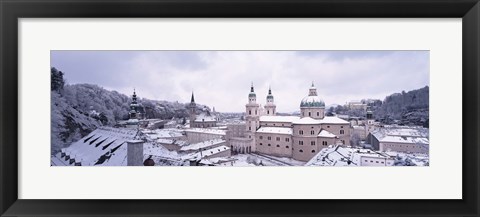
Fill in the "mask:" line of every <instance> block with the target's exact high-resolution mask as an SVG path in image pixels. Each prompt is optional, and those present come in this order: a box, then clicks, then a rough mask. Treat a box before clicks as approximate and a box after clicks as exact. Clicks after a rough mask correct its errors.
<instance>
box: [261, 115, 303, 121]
mask: <svg viewBox="0 0 480 217" xmlns="http://www.w3.org/2000/svg"><path fill="white" fill-rule="evenodd" d="M298 119H300V117H298V116H260V121H263V122H285V123H292V122H293V121H296V120H298Z"/></svg>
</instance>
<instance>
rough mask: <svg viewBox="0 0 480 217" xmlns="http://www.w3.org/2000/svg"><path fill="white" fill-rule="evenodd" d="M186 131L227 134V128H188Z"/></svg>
mask: <svg viewBox="0 0 480 217" xmlns="http://www.w3.org/2000/svg"><path fill="white" fill-rule="evenodd" d="M185 132H195V133H208V134H215V135H221V136H224V135H225V130H218V129H210V128H188V129H185Z"/></svg>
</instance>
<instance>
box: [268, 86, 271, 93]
mask: <svg viewBox="0 0 480 217" xmlns="http://www.w3.org/2000/svg"><path fill="white" fill-rule="evenodd" d="M268 95H272V87H270V86H268Z"/></svg>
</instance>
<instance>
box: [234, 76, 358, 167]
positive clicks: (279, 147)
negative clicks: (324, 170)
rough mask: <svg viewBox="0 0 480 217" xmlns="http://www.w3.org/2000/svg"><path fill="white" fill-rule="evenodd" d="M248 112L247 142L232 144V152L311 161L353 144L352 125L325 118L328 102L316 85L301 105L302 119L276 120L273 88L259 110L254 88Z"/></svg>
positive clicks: (297, 117)
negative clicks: (322, 153)
mask: <svg viewBox="0 0 480 217" xmlns="http://www.w3.org/2000/svg"><path fill="white" fill-rule="evenodd" d="M245 108H246V116H245V119H246V123H245V125H246V129H245V132H246V133H245V134H246V138H247V139H248V141H245V142H243V143H239V142H236V143H235V144H232V149H233V150H247V151H246V152H256V153H260V154H267V155H273V156H278V157H288V158H293V159H295V160H299V161H308V160H310V159H311V158H312V157H313V156H315V155H316V154H317V153H318V152H319V151H320V150H322V149H323V148H326V147H327V146H329V145H333V144H342V145H346V144H349V142H350V123H349V122H348V121H345V120H343V119H340V118H338V117H328V116H327V117H326V116H325V102H324V101H323V100H322V99H321V98H320V97H319V96H318V94H317V88H316V87H315V86H314V84H313V83H312V85H311V86H310V87H309V89H308V95H307V96H306V97H304V98H303V99H302V100H301V102H300V116H277V115H276V105H275V102H274V97H273V94H272V90H271V88H269V90H268V94H267V97H266V104H265V106H263V107H262V106H260V104H258V103H257V95H256V93H255V90H254V86H253V84H252V86H251V87H250V93H249V94H248V103H247V104H246V105H245ZM234 146H245V147H234Z"/></svg>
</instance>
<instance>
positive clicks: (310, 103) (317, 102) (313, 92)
mask: <svg viewBox="0 0 480 217" xmlns="http://www.w3.org/2000/svg"><path fill="white" fill-rule="evenodd" d="M300 107H319V108H323V107H325V102H323V100H322V99H320V97H319V96H318V95H317V88H316V87H315V86H314V85H313V82H312V86H311V87H310V89H309V92H308V96H306V97H305V98H303V99H302V102H301V103H300Z"/></svg>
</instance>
